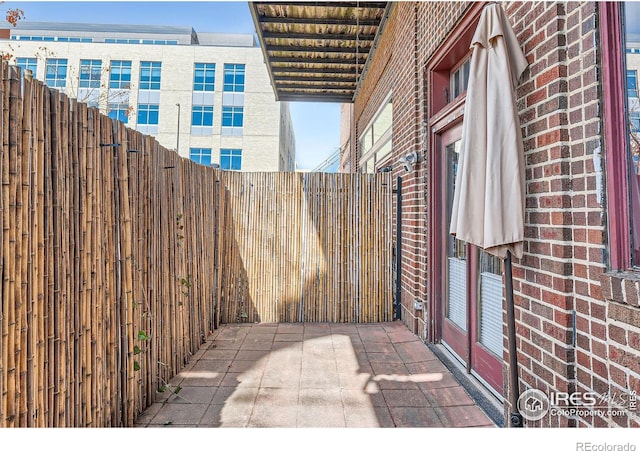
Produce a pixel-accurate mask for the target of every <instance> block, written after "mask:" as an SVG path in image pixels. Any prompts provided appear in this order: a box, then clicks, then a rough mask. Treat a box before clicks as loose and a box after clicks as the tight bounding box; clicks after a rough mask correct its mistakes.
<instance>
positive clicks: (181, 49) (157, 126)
mask: <svg viewBox="0 0 640 451" xmlns="http://www.w3.org/2000/svg"><path fill="white" fill-rule="evenodd" d="M0 50H1V51H2V52H4V53H5V54H7V55H10V56H11V61H13V62H15V63H16V64H17V65H19V66H20V67H22V68H23V69H30V70H31V71H32V72H33V74H34V76H35V77H36V78H38V79H40V80H43V81H45V82H46V83H47V85H49V86H50V87H53V88H56V89H59V90H62V91H64V92H65V93H66V94H67V95H69V96H70V97H72V98H77V99H78V100H79V101H83V102H86V103H88V104H89V105H91V106H94V107H97V108H99V109H100V110H101V111H102V112H103V113H106V114H108V115H109V116H110V117H112V118H114V119H119V120H121V121H123V122H125V123H126V124H127V125H128V126H129V127H131V128H134V129H136V130H139V131H141V132H143V133H146V134H149V135H152V136H154V137H155V138H156V139H157V140H158V142H160V144H162V145H163V146H164V147H166V148H168V149H176V150H177V151H178V152H179V153H180V154H181V155H182V156H184V157H190V158H191V159H193V160H194V161H196V162H198V163H201V164H205V165H211V164H219V165H220V167H221V168H222V169H228V170H242V171H292V170H294V169H295V136H294V132H293V127H292V123H291V117H290V113H289V107H288V104H287V103H286V102H276V100H275V96H274V94H273V91H272V88H271V85H270V80H269V76H268V74H267V70H266V68H265V65H264V62H263V59H262V53H261V51H260V48H259V47H258V46H257V45H256V42H255V40H254V38H253V36H252V35H234V34H219V33H197V32H196V31H194V30H193V29H192V28H188V27H187V28H185V27H165V26H131V25H99V24H64V23H42V22H26V21H20V22H19V23H18V25H17V27H16V28H11V36H10V38H9V39H8V40H6V39H5V40H0Z"/></svg>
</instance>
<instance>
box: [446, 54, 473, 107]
mask: <svg viewBox="0 0 640 451" xmlns="http://www.w3.org/2000/svg"><path fill="white" fill-rule="evenodd" d="M470 64H471V57H468V58H467V59H466V60H464V61H463V62H462V64H460V65H458V66H457V67H456V68H455V69H454V70H452V71H451V76H450V78H449V84H450V89H451V98H450V99H449V101H453V100H454V99H456V98H458V96H460V94H462V93H464V92H466V91H467V85H468V84H469V66H470Z"/></svg>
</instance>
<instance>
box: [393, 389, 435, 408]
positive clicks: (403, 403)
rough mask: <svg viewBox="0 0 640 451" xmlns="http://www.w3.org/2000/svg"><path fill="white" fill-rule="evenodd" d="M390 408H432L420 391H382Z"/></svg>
mask: <svg viewBox="0 0 640 451" xmlns="http://www.w3.org/2000/svg"><path fill="white" fill-rule="evenodd" d="M382 396H384V399H385V401H386V402H387V405H388V406H389V407H425V406H428V407H430V404H429V402H428V401H427V398H425V396H424V395H423V394H422V392H421V391H420V390H411V389H408V390H382Z"/></svg>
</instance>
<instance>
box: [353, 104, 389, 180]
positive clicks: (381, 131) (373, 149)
mask: <svg viewBox="0 0 640 451" xmlns="http://www.w3.org/2000/svg"><path fill="white" fill-rule="evenodd" d="M392 122H393V103H392V102H391V98H389V99H388V100H387V101H385V102H384V104H383V106H382V107H381V108H380V110H379V111H378V112H377V114H376V115H375V117H374V119H373V120H372V121H371V123H370V124H369V125H368V126H367V128H365V130H364V133H363V134H362V137H361V138H360V152H361V155H362V157H361V158H360V172H365V173H374V172H375V171H376V169H379V168H380V166H382V164H383V163H384V161H385V160H387V157H389V156H390V155H391V149H392V139H391V130H392Z"/></svg>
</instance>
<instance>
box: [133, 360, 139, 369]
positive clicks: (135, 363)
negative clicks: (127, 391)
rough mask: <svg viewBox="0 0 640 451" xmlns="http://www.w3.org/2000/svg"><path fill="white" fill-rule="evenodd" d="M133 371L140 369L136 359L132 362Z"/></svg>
mask: <svg viewBox="0 0 640 451" xmlns="http://www.w3.org/2000/svg"><path fill="white" fill-rule="evenodd" d="M133 371H140V364H139V363H138V362H136V361H134V362H133Z"/></svg>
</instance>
